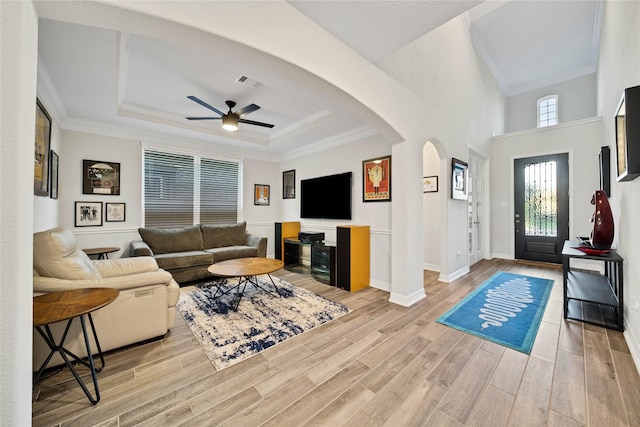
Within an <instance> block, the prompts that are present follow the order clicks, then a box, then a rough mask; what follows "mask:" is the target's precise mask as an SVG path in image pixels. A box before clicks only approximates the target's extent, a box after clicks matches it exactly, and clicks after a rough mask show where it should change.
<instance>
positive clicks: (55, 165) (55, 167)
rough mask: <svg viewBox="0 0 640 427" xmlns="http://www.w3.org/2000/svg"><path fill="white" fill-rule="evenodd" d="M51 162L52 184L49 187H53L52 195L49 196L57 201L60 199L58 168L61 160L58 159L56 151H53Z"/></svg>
mask: <svg viewBox="0 0 640 427" xmlns="http://www.w3.org/2000/svg"><path fill="white" fill-rule="evenodd" d="M49 160H50V162H51V167H50V168H49V169H50V170H51V183H50V185H49V187H51V193H50V194H49V196H50V197H51V198H52V199H57V198H58V166H59V163H60V158H59V157H58V155H57V154H56V152H55V151H53V150H51V158H50V159H49Z"/></svg>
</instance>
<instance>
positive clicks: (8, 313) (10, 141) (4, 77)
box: [0, 1, 38, 426]
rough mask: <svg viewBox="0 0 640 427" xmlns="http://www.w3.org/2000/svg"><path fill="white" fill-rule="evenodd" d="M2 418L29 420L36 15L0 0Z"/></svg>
mask: <svg viewBox="0 0 640 427" xmlns="http://www.w3.org/2000/svg"><path fill="white" fill-rule="evenodd" d="M0 19H1V21H0V22H1V25H0V40H1V43H2V45H1V46H2V61H0V76H1V80H0V93H1V94H2V103H1V104H0V150H1V151H0V153H1V154H0V182H1V184H0V213H1V214H2V216H1V218H2V220H1V221H0V277H1V280H0V304H1V307H2V308H1V309H0V425H3V426H28V425H31V357H30V355H31V353H32V348H31V347H32V344H31V334H32V332H33V326H32V321H33V316H32V306H33V299H32V298H33V291H32V290H33V263H32V250H33V236H32V229H33V204H34V202H33V149H34V139H33V136H34V123H35V121H34V120H35V114H36V105H35V99H36V66H37V65H36V64H37V29H38V17H37V16H36V13H35V12H34V10H33V5H32V4H31V3H30V2H5V1H3V2H0Z"/></svg>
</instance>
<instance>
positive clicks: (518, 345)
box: [436, 271, 553, 354]
mask: <svg viewBox="0 0 640 427" xmlns="http://www.w3.org/2000/svg"><path fill="white" fill-rule="evenodd" d="M552 287H553V280H550V279H541V278H539V277H531V276H523V275H520V274H513V273H506V272H504V271H499V272H498V273H496V274H494V275H493V276H492V277H490V278H489V279H488V280H487V281H485V282H484V283H483V284H481V285H480V286H479V287H478V288H477V289H476V290H475V291H473V292H472V293H470V294H469V295H467V297H466V298H464V299H463V300H462V301H460V302H459V303H458V304H456V305H455V306H454V307H453V308H451V309H450V310H449V311H447V312H446V313H445V314H443V315H442V316H441V317H440V318H439V319H438V320H436V321H437V322H439V323H442V324H444V325H447V326H451V327H452V328H456V329H458V330H461V331H463V332H467V333H469V334H473V335H476V336H478V337H480V338H483V339H487V340H489V341H493V342H496V343H498V344H501V345H504V346H506V347H509V348H512V349H514V350H517V351H520V352H522V353H526V354H530V353H531V348H532V347H533V341H534V340H535V338H536V335H537V334H538V328H539V327H540V322H541V321H542V315H543V314H544V309H545V307H546V306H547V301H548V300H549V294H550V293H551V288H552Z"/></svg>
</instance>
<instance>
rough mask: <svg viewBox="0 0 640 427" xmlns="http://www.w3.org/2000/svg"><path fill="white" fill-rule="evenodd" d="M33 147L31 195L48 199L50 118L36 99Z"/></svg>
mask: <svg viewBox="0 0 640 427" xmlns="http://www.w3.org/2000/svg"><path fill="white" fill-rule="evenodd" d="M35 126H36V128H35V146H34V159H33V165H34V167H33V194H35V195H36V196H45V197H49V154H50V153H49V150H50V147H51V116H49V113H47V110H46V109H45V108H44V106H43V105H42V104H41V103H40V100H39V99H37V98H36V123H35Z"/></svg>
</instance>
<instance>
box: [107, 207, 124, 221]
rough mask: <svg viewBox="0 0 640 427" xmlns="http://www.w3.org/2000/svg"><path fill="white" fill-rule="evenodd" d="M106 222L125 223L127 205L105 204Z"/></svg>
mask: <svg viewBox="0 0 640 427" xmlns="http://www.w3.org/2000/svg"><path fill="white" fill-rule="evenodd" d="M104 220H105V221H106V222H124V221H125V220H126V203H109V202H107V203H105V211H104Z"/></svg>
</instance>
